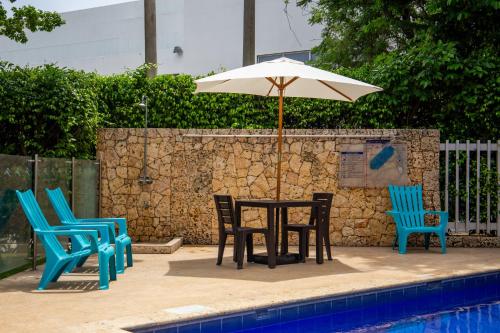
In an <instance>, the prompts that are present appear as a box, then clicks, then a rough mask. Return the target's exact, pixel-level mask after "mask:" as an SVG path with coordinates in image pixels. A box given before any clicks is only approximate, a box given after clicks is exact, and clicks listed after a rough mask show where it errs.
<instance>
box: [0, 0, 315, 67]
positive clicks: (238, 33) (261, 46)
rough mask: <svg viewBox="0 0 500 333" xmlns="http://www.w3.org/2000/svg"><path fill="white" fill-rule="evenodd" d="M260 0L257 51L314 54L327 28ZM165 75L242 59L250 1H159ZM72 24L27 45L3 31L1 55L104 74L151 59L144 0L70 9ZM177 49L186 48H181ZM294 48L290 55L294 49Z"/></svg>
mask: <svg viewBox="0 0 500 333" xmlns="http://www.w3.org/2000/svg"><path fill="white" fill-rule="evenodd" d="M284 10H285V2H284V0H256V9H255V17H256V18H255V54H256V56H257V60H258V61H260V60H267V59H269V58H270V57H273V56H277V54H283V53H286V55H287V56H289V57H292V58H296V59H300V60H303V59H307V58H309V57H310V50H311V48H312V47H313V46H316V45H317V44H318V43H319V42H320V37H321V26H317V25H316V26H311V25H309V23H308V19H309V14H308V12H307V10H304V9H302V8H298V7H296V5H295V2H294V1H290V4H289V5H288V7H287V13H285V11H284ZM156 11H157V14H156V15H157V18H156V24H157V27H156V29H157V53H158V65H159V70H158V72H159V73H188V74H194V75H198V74H205V73H208V72H210V71H217V70H220V69H221V68H224V69H232V68H237V67H240V66H241V65H242V59H243V52H242V46H243V0H157V1H156ZM62 16H63V18H64V20H65V21H66V24H65V25H63V26H61V27H59V28H56V29H55V30H54V31H52V32H37V33H33V34H31V33H30V34H29V36H28V38H29V41H28V43H26V44H19V43H15V42H13V41H10V40H8V39H7V38H4V37H0V60H7V61H9V62H12V63H15V64H18V65H30V66H35V65H40V64H46V63H56V64H57V65H58V66H65V67H70V68H75V69H82V70H85V71H97V72H99V73H102V74H111V73H120V72H123V71H125V70H126V69H133V68H136V67H138V66H140V65H141V64H143V63H144V7H143V2H142V1H132V2H126V3H122V4H118V5H111V6H105V7H98V8H91V9H85V10H78V11H73V12H66V13H63V14H62ZM174 49H176V50H178V51H179V50H180V52H175V53H174ZM290 52H291V53H290Z"/></svg>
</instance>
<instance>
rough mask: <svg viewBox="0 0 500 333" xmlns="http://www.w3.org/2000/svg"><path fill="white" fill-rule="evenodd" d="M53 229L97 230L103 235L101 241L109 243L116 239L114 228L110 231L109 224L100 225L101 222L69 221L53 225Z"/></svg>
mask: <svg viewBox="0 0 500 333" xmlns="http://www.w3.org/2000/svg"><path fill="white" fill-rule="evenodd" d="M52 229H53V230H72V229H79V230H95V231H97V232H98V235H100V236H101V243H108V244H110V241H111V240H113V241H114V239H115V236H114V230H111V231H110V228H109V226H107V225H100V224H87V223H85V224H78V223H67V224H65V225H58V226H53V227H52Z"/></svg>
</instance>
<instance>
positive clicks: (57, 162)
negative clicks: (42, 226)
mask: <svg viewBox="0 0 500 333" xmlns="http://www.w3.org/2000/svg"><path fill="white" fill-rule="evenodd" d="M56 187H60V188H61V190H62V191H63V193H64V196H65V197H66V200H68V202H69V198H70V194H71V160H68V159H62V158H47V157H39V158H38V173H37V196H36V199H37V201H38V204H39V205H40V207H41V208H42V211H43V214H44V215H45V218H46V219H47V221H48V222H49V224H50V225H60V224H61V222H60V221H59V219H58V218H57V214H56V212H55V211H54V209H53V208H52V205H51V203H50V201H49V198H48V196H47V194H46V193H45V188H50V189H53V188H56ZM61 241H63V242H67V239H65V238H64V239H62V238H61ZM37 246H38V247H37V248H38V249H39V250H41V249H42V248H41V244H40V242H37ZM38 253H39V254H40V255H41V256H42V257H43V255H42V252H38Z"/></svg>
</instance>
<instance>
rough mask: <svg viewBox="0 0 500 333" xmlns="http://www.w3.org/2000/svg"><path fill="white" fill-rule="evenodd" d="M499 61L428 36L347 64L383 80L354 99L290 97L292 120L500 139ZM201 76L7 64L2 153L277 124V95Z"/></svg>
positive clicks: (0, 89)
mask: <svg viewBox="0 0 500 333" xmlns="http://www.w3.org/2000/svg"><path fill="white" fill-rule="evenodd" d="M499 64H500V60H499V58H498V57H497V56H496V53H495V52H494V50H491V51H489V50H488V49H481V50H480V52H478V53H477V54H473V55H472V56H469V57H467V58H463V57H462V56H461V55H460V52H458V51H457V48H456V46H455V45H454V44H452V43H441V42H438V43H436V42H433V43H429V44H428V45H426V44H425V43H423V44H422V45H421V46H419V48H415V49H412V50H410V51H405V52H392V53H389V54H387V55H384V56H383V57H381V58H379V59H377V60H376V61H375V62H374V63H373V64H369V65H365V66H361V67H359V68H355V69H345V68H344V69H339V70H338V72H339V73H340V74H343V75H347V76H349V77H352V78H356V79H360V80H363V81H366V82H369V83H372V84H375V85H378V86H381V87H383V88H384V92H381V93H376V94H371V95H368V96H365V97H362V98H361V99H359V100H358V101H357V102H355V103H344V102H337V101H329V100H315V99H302V98H289V99H286V101H285V112H284V124H285V127H288V128H338V127H341V128H383V127H384V128H408V127H412V128H438V129H440V130H441V133H442V139H450V140H454V139H461V140H464V139H473V140H476V139H492V140H494V139H496V138H498V134H499V126H498V124H499V123H500V121H499V120H500V108H499V107H498V106H499V101H500V88H499V83H500V81H499V80H498V72H499V71H498V69H499V68H500V66H499ZM194 89H195V84H194V78H192V77H191V76H188V75H159V76H157V77H156V78H154V79H152V80H147V79H146V78H145V68H144V67H141V68H138V69H136V70H134V71H131V72H128V73H124V74H120V75H113V76H100V75H98V74H95V73H85V72H82V71H75V70H70V69H67V68H58V67H56V66H53V65H47V66H42V67H34V68H29V67H18V66H14V65H11V64H7V63H0V153H7V154H34V153H39V154H43V155H44V156H57V157H69V156H75V157H80V158H88V157H92V156H94V155H95V140H96V130H97V128H99V127H142V126H143V112H142V110H141V109H140V108H139V107H138V106H137V103H138V102H139V101H140V99H141V96H142V95H143V94H146V95H147V96H148V97H149V106H150V119H149V126H150V127H174V128H175V127H177V128H229V127H232V128H275V127H276V126H277V108H278V104H277V99H276V98H265V97H258V96H249V95H234V94H199V95H194V94H193V91H194Z"/></svg>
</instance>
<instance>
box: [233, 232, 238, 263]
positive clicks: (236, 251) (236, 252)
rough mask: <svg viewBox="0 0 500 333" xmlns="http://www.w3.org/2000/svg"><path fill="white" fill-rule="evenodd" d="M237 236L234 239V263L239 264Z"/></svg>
mask: <svg viewBox="0 0 500 333" xmlns="http://www.w3.org/2000/svg"><path fill="white" fill-rule="evenodd" d="M236 238H237V237H236V235H234V237H233V262H238V246H237V245H236V244H237V241H236Z"/></svg>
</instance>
